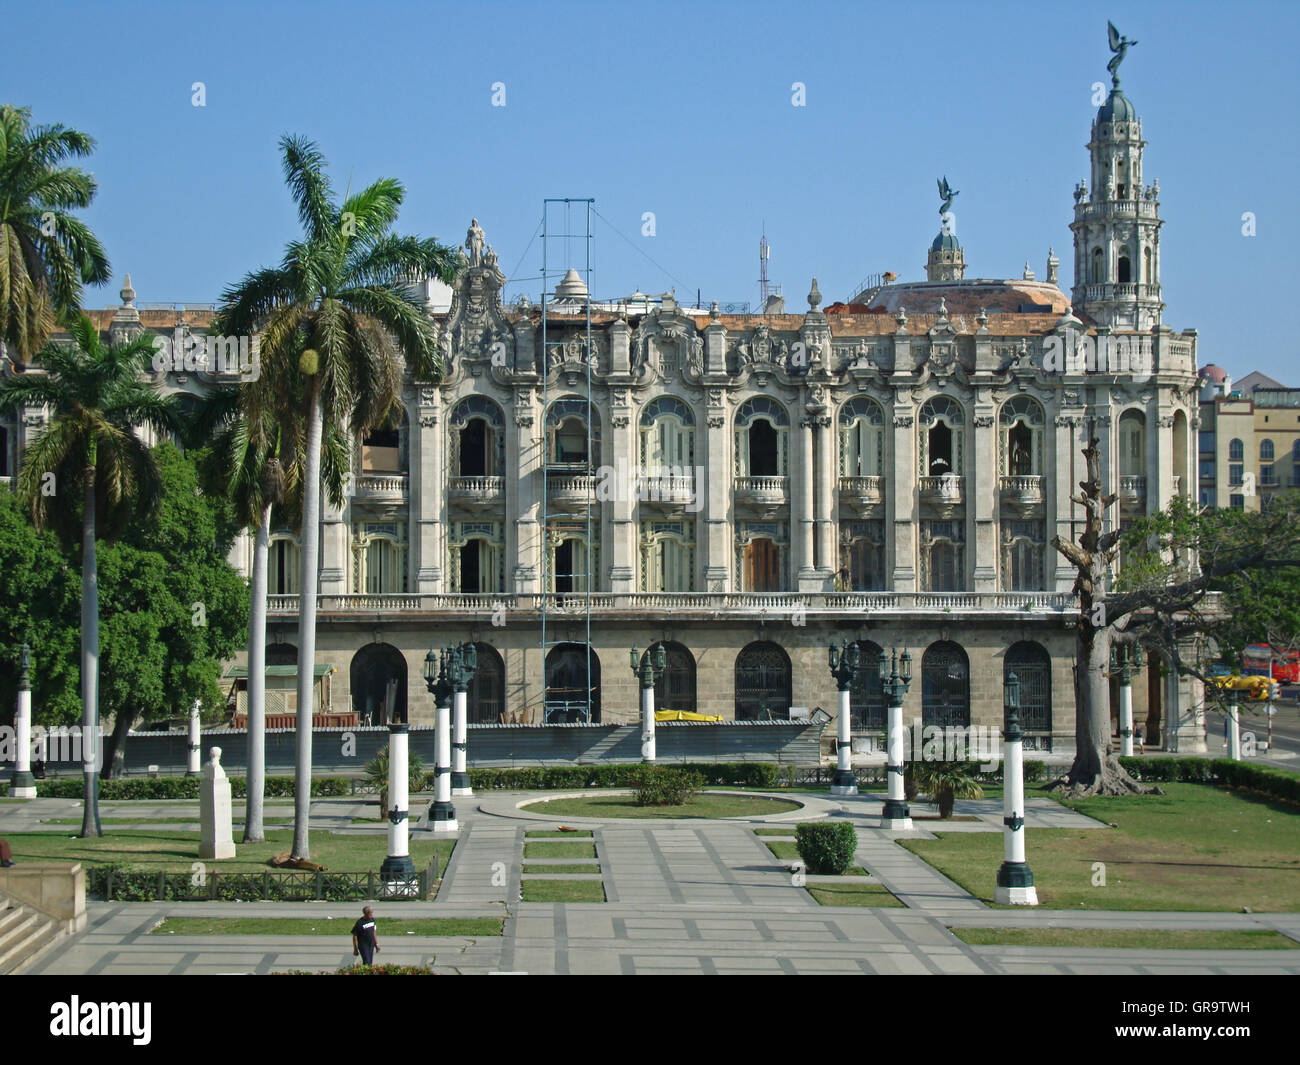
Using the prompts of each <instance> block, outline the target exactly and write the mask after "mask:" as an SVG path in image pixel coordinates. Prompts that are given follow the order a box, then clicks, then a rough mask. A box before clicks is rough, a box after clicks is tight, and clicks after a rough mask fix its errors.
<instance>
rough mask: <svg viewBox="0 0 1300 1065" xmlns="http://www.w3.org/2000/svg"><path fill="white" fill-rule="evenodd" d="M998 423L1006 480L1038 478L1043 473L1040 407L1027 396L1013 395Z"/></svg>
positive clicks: (1043, 416)
mask: <svg viewBox="0 0 1300 1065" xmlns="http://www.w3.org/2000/svg"><path fill="white" fill-rule="evenodd" d="M999 420H1000V421H1001V423H1002V432H1003V438H1002V447H1003V456H1004V457H1003V472H1004V473H1005V474H1006V475H1007V476H1009V477H1038V476H1042V473H1043V426H1044V425H1045V424H1046V422H1047V417H1046V415H1045V414H1044V413H1043V406H1042V404H1041V403H1039V402H1038V401H1037V400H1035V399H1033V398H1032V397H1030V396H1025V395H1020V396H1015V397H1013V398H1011V399H1009V400H1007V402H1005V403H1004V404H1002V410H1001V412H1000V413H999Z"/></svg>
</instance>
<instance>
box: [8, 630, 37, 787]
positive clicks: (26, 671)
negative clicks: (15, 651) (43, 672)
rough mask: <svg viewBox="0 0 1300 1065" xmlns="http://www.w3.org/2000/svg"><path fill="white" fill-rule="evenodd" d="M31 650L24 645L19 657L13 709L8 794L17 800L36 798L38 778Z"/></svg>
mask: <svg viewBox="0 0 1300 1065" xmlns="http://www.w3.org/2000/svg"><path fill="white" fill-rule="evenodd" d="M31 666H32V649H31V648H30V647H28V646H27V644H23V649H22V652H21V654H20V655H19V657H18V705H17V707H16V708H15V710H14V740H15V742H16V743H17V744H18V750H17V751H15V752H14V775H13V780H11V781H10V783H9V794H10V795H11V796H12V797H13V798H15V799H34V798H36V778H35V777H33V776H32V683H31Z"/></svg>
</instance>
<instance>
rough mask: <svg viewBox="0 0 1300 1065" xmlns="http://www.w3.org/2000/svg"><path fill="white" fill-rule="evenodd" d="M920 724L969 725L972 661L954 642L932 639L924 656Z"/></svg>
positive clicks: (944, 726)
mask: <svg viewBox="0 0 1300 1065" xmlns="http://www.w3.org/2000/svg"><path fill="white" fill-rule="evenodd" d="M921 724H922V725H923V726H925V725H938V726H940V727H943V728H947V727H949V726H954V727H959V728H966V727H968V726H969V725H970V661H969V660H968V659H967V657H966V652H965V651H963V650H962V649H961V648H960V647H958V646H957V645H956V644H955V643H946V642H943V641H940V642H939V643H933V644H931V645H930V646H929V648H927V649H926V652H925V655H924V656H923V657H922V659H921Z"/></svg>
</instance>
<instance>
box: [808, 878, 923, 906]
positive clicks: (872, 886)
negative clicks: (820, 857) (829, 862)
mask: <svg viewBox="0 0 1300 1065" xmlns="http://www.w3.org/2000/svg"><path fill="white" fill-rule="evenodd" d="M805 890H806V891H807V892H808V894H809V895H811V896H812V897H813V898H815V899H816V900H817V901H818V902H820V903H821V904H822V905H823V906H877V907H884V906H889V907H898V906H902V905H903V904H902V903H901V902H900V901H899V900H898V899H897V898H895V897H894V895H892V894H891V893H890V892H889V890H888V889H887V888H886V887H885V886H884V884H881V883H880V882H879V881H877V880H866V881H864V880H846V881H844V883H842V884H808V885H806V888H805Z"/></svg>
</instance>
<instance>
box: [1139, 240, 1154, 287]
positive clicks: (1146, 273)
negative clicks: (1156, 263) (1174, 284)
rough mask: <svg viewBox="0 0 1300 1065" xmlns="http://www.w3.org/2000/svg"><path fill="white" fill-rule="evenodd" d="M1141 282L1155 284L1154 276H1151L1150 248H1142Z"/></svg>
mask: <svg viewBox="0 0 1300 1065" xmlns="http://www.w3.org/2000/svg"><path fill="white" fill-rule="evenodd" d="M1142 283H1143V284H1144V285H1152V284H1155V278H1154V277H1152V276H1151V249H1150V248H1143V249H1142Z"/></svg>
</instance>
